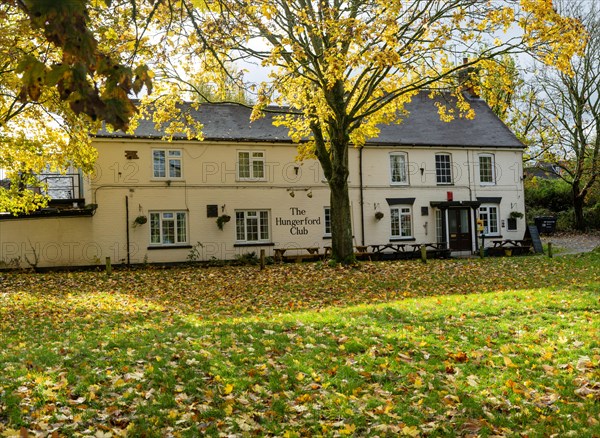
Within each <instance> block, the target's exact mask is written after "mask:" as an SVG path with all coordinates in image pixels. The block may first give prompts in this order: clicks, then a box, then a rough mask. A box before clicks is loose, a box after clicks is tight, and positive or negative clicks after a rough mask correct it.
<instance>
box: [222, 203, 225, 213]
mask: <svg viewBox="0 0 600 438" xmlns="http://www.w3.org/2000/svg"><path fill="white" fill-rule="evenodd" d="M224 211H225V204H223V205H221V213H222V212H224Z"/></svg>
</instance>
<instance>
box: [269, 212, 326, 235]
mask: <svg viewBox="0 0 600 438" xmlns="http://www.w3.org/2000/svg"><path fill="white" fill-rule="evenodd" d="M290 216H291V218H284V217H280V216H278V217H276V218H275V226H276V227H290V228H289V232H290V234H291V235H292V236H304V235H307V234H308V228H307V226H309V225H321V218H320V217H309V216H307V215H306V210H302V209H300V208H298V207H290Z"/></svg>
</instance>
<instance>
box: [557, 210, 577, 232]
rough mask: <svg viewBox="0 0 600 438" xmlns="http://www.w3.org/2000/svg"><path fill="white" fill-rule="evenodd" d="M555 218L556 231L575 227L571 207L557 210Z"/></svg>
mask: <svg viewBox="0 0 600 438" xmlns="http://www.w3.org/2000/svg"><path fill="white" fill-rule="evenodd" d="M556 218H557V221H556V230H557V231H571V230H573V229H574V228H575V213H574V212H573V209H572V208H570V209H569V210H566V211H561V212H559V213H558V214H557V215H556Z"/></svg>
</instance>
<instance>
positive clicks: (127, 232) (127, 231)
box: [125, 195, 131, 266]
mask: <svg viewBox="0 0 600 438" xmlns="http://www.w3.org/2000/svg"><path fill="white" fill-rule="evenodd" d="M125 235H126V238H127V266H129V265H130V264H131V260H130V255H129V252H130V248H129V196H127V195H125Z"/></svg>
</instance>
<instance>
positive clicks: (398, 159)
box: [390, 152, 408, 184]
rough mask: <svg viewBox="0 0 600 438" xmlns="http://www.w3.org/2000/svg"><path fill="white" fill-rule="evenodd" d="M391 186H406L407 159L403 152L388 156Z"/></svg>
mask: <svg viewBox="0 0 600 438" xmlns="http://www.w3.org/2000/svg"><path fill="white" fill-rule="evenodd" d="M390 173H391V180H392V184H408V158H407V154H406V153H404V152H394V153H392V154H390Z"/></svg>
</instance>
